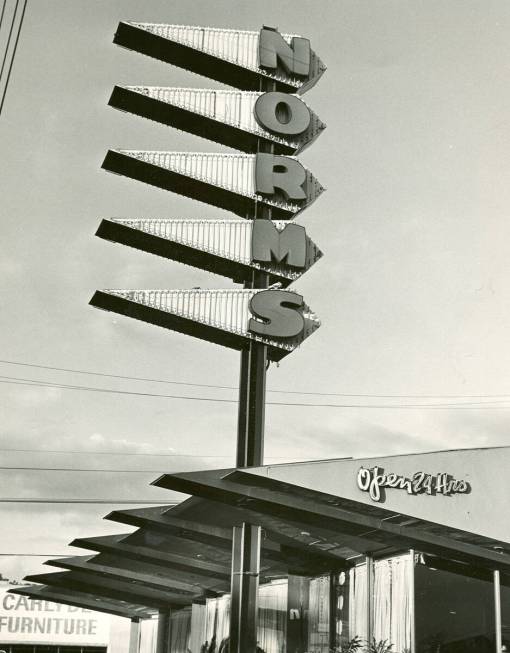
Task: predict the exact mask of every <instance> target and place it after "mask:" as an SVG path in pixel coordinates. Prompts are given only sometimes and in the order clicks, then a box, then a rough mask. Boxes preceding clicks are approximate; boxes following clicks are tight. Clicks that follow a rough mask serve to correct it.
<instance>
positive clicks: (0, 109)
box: [0, 0, 28, 115]
mask: <svg viewBox="0 0 510 653" xmlns="http://www.w3.org/2000/svg"><path fill="white" fill-rule="evenodd" d="M27 1H28V0H25V1H24V3H23V9H22V11H21V18H20V21H19V25H18V32H17V34H16V40H15V42H14V49H13V51H12V55H11V61H10V64H9V71H8V73H7V79H6V81H5V86H4V92H3V95H2V100H1V101H0V115H1V114H2V109H3V106H4V102H5V96H6V94H7V87H8V86H9V80H10V78H11V72H12V66H13V64H14V57H15V56H16V50H17V49H18V41H19V37H20V34H21V27H22V25H23V19H24V18H25V10H26V8H27ZM18 3H19V0H16V7H15V9H14V15H13V19H12V24H11V29H10V31H9V39H8V41H7V47H6V50H5V56H7V50H8V49H9V44H10V39H11V35H12V28H13V26H14V22H15V20H16V13H17V11H18ZM4 65H5V57H4V60H3V62H2V72H0V79H1V77H2V73H3V70H4Z"/></svg>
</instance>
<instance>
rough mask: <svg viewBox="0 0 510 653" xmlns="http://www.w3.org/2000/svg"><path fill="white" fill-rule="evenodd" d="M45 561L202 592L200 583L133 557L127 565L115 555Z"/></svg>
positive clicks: (163, 587) (159, 586)
mask: <svg viewBox="0 0 510 653" xmlns="http://www.w3.org/2000/svg"><path fill="white" fill-rule="evenodd" d="M45 564H46V565H49V566H50V567H57V568H59V569H66V570H68V571H78V572H84V573H86V574H88V575H89V576H90V577H92V578H95V577H99V578H110V579H112V580H118V581H127V582H129V583H140V584H141V585H143V587H148V588H151V589H154V590H161V591H176V592H183V593H184V594H189V595H190V596H195V595H198V596H201V595H202V594H203V592H204V590H203V588H202V586H200V585H197V584H195V583H191V582H186V581H184V580H179V579H176V578H175V577H173V576H172V575H171V574H168V573H165V572H164V571H163V569H162V568H161V567H159V568H158V567H156V568H150V567H148V565H144V564H143V563H139V564H136V563H134V562H133V561H132V564H131V565H130V566H127V565H125V564H124V565H123V564H119V561H118V560H117V559H116V558H115V557H114V556H101V555H88V556H73V557H70V558H56V559H51V560H47V561H46V562H45Z"/></svg>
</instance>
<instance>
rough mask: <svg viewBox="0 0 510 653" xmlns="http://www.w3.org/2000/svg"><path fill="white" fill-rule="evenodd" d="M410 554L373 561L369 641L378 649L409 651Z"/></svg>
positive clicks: (396, 652) (407, 652)
mask: <svg viewBox="0 0 510 653" xmlns="http://www.w3.org/2000/svg"><path fill="white" fill-rule="evenodd" d="M412 573H413V567H412V558H411V554H410V553H407V554H405V555H401V556H396V557H393V558H386V559H384V560H376V561H375V562H374V589H373V608H372V611H373V628H372V637H373V639H372V642H371V644H372V645H373V646H374V647H377V650H379V651H380V652H381V653H385V652H386V651H388V652H389V651H391V653H409V652H410V651H411V633H412V618H413V614H412V596H411V589H412Z"/></svg>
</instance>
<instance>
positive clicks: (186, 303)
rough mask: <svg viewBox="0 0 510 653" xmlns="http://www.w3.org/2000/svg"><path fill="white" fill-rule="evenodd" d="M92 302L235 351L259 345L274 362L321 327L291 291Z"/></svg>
mask: <svg viewBox="0 0 510 653" xmlns="http://www.w3.org/2000/svg"><path fill="white" fill-rule="evenodd" d="M90 303H91V304H92V306H95V307H96V308H102V309H104V310H107V311H113V312H114V313H119V314H121V315H126V316H128V317H132V318H135V319H137V320H142V321H143V322H148V323H150V324H155V325H157V326H161V327H164V328H166V329H171V330H172V331H178V332H179V333H184V334H187V335H190V336H194V337H196V338H201V339H202V340H208V341H209V342H213V343H216V344H219V345H223V346H225V347H230V348H232V349H237V350H241V349H245V348H246V347H248V345H249V343H250V342H251V341H257V342H260V343H262V344H264V345H267V348H268V357H269V359H270V360H272V361H279V360H281V359H282V358H283V357H284V356H286V355H287V354H289V353H291V352H292V351H294V349H296V347H298V346H299V345H300V344H301V343H302V342H303V340H305V339H306V338H307V337H308V336H309V335H310V334H311V333H313V332H314V331H315V330H316V329H318V328H319V326H320V322H319V320H318V318H317V316H316V315H315V314H314V313H313V312H312V311H311V310H310V309H309V308H308V306H307V305H306V304H305V303H304V302H303V298H302V296H301V295H299V294H298V293H296V292H289V291H287V290H272V289H268V290H202V289H193V290H103V291H101V290H99V291H97V292H96V293H95V294H94V296H93V297H92V299H91V300H90Z"/></svg>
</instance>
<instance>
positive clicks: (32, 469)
mask: <svg viewBox="0 0 510 653" xmlns="http://www.w3.org/2000/svg"><path fill="white" fill-rule="evenodd" d="M197 457H198V456H197ZM232 457H233V456H232ZM0 470H2V471H6V470H11V471H18V472H108V473H109V474H167V473H168V469H83V468H81V467H0Z"/></svg>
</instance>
